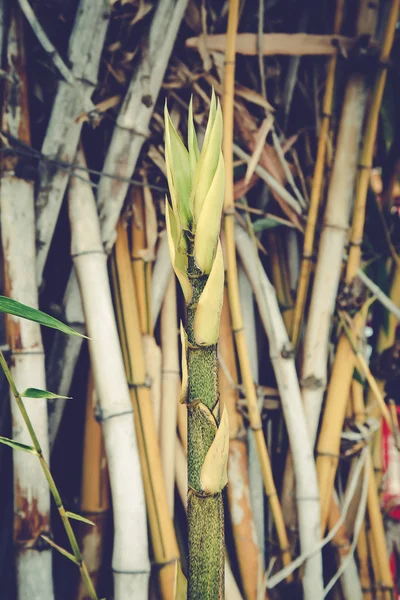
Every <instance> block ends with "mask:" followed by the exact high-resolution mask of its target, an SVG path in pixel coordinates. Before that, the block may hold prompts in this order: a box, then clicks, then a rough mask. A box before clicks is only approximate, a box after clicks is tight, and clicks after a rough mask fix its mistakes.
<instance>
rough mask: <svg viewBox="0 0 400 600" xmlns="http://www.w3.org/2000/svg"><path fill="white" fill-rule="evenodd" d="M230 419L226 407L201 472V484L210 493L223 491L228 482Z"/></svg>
mask: <svg viewBox="0 0 400 600" xmlns="http://www.w3.org/2000/svg"><path fill="white" fill-rule="evenodd" d="M228 452H229V419H228V412H227V411H226V410H225V407H224V409H223V412H222V417H221V422H220V425H219V427H218V429H217V433H216V434H215V438H214V441H213V443H212V444H211V446H210V448H209V450H208V452H207V454H206V457H205V459H204V463H203V466H202V468H201V473H200V484H201V486H202V488H203V491H204V492H206V493H208V494H217V493H219V492H222V490H223V489H224V487H225V486H226V484H227V483H228V472H227V464H228Z"/></svg>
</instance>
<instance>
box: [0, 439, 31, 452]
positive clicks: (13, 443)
mask: <svg viewBox="0 0 400 600" xmlns="http://www.w3.org/2000/svg"><path fill="white" fill-rule="evenodd" d="M0 444H5V445H6V446H10V448H13V450H24V452H29V454H34V455H35V456H39V455H38V453H37V452H36V450H35V448H34V447H33V446H28V445H27V444H22V443H21V442H16V441H15V440H10V438H6V437H3V436H0Z"/></svg>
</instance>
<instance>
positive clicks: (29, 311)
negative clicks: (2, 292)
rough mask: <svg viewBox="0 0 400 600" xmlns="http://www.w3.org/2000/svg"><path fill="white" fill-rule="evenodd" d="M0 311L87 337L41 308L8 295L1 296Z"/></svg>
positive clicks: (63, 331) (69, 333) (70, 333)
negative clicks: (28, 304)
mask: <svg viewBox="0 0 400 600" xmlns="http://www.w3.org/2000/svg"><path fill="white" fill-rule="evenodd" d="M0 312H3V313H7V314H9V315H14V316H15V317H21V318H22V319H28V321H34V322H35V323H39V324H40V325H44V326H45V327H51V328H52V329H57V330H58V331H61V332H62V333H67V334H68V335H78V336H80V337H84V338H86V336H85V335H82V334H81V333H78V332H77V331H75V329H72V327H69V326H68V325H66V324H65V323H62V322H61V321H59V320H58V319H55V318H54V317H51V316H50V315H48V314H46V313H44V312H42V311H41V310H37V309H36V308H32V307H31V306H27V305H26V304H22V303H21V302H17V301H16V300H13V299H12V298H7V297H6V296H0Z"/></svg>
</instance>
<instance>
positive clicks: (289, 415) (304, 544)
mask: <svg viewBox="0 0 400 600" xmlns="http://www.w3.org/2000/svg"><path fill="white" fill-rule="evenodd" d="M235 240H236V246H237V250H238V253H239V256H240V258H241V260H242V263H243V266H244V269H245V271H246V273H247V276H248V278H249V281H250V283H251V285H252V288H253V290H254V294H255V298H256V302H257V305H258V309H259V312H260V317H261V320H262V322H263V325H264V328H265V331H266V334H267V336H268V340H269V348H270V356H271V360H272V365H273V368H274V372H275V377H276V381H277V384H278V389H279V395H280V398H281V404H282V410H283V414H284V417H285V423H286V428H287V432H288V437H289V443H290V449H291V451H292V455H293V465H294V471H295V478H296V499H297V509H298V515H299V536H300V546H301V551H302V553H304V552H308V551H310V550H312V549H314V548H315V547H317V545H318V543H319V542H320V541H321V531H320V528H321V526H320V506H319V491H318V482H317V473H316V469H315V462H314V456H313V452H312V448H311V445H310V443H309V438H308V430H307V423H306V419H305V414H304V409H303V403H302V399H301V394H300V387H299V382H298V379H297V373H296V367H295V363H294V357H293V349H292V346H291V344H290V342H289V338H288V335H287V332H286V329H285V325H284V322H283V319H282V315H281V312H280V310H279V306H278V301H277V298H276V294H275V290H274V288H273V286H272V285H271V283H270V282H269V280H268V277H267V275H266V273H265V271H264V268H263V266H262V264H261V261H260V259H259V258H258V255H257V252H256V250H255V248H254V245H253V242H252V240H251V239H250V237H249V236H248V234H247V233H246V232H245V231H244V230H243V229H242V228H241V227H236V229H235ZM303 589H304V597H305V598H307V599H310V598H322V595H323V579H322V560H321V552H320V551H319V552H316V553H315V554H313V555H312V556H310V557H309V558H308V560H307V562H306V566H305V572H304V577H303Z"/></svg>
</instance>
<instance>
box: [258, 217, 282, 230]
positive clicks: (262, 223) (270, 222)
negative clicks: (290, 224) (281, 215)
mask: <svg viewBox="0 0 400 600" xmlns="http://www.w3.org/2000/svg"><path fill="white" fill-rule="evenodd" d="M280 225H282V223H280V222H279V221H275V220H274V219H270V218H265V219H257V221H254V223H253V230H254V231H255V232H256V233H257V232H259V231H264V230H265V229H275V227H279V226H280Z"/></svg>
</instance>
